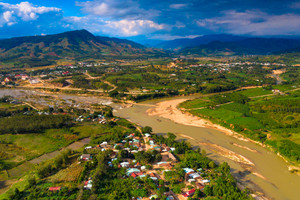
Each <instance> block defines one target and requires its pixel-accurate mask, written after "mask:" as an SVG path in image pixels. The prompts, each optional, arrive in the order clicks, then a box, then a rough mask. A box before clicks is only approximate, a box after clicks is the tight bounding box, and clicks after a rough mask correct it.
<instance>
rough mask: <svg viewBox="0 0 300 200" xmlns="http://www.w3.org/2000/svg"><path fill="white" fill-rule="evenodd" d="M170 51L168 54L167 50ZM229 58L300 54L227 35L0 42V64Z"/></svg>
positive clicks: (293, 47) (299, 47)
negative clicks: (151, 43) (148, 41)
mask: <svg viewBox="0 0 300 200" xmlns="http://www.w3.org/2000/svg"><path fill="white" fill-rule="evenodd" d="M170 50H171V51H170ZM170 52H172V53H173V54H174V55H178V54H179V55H195V56H232V55H268V54H281V53H291V52H300V40H297V39H280V38H253V37H245V36H235V35H227V34H219V35H206V36H201V37H197V38H193V39H176V40H171V41H166V42H162V43H159V44H156V45H155V48H147V47H145V46H143V45H141V44H139V43H136V42H133V41H130V40H126V39H119V38H111V37H103V36H95V35H93V34H92V33H90V32H88V31H86V30H76V31H69V32H64V33H59V34H54V35H46V36H27V37H17V38H10V39H1V40H0V61H2V62H3V61H12V60H19V61H20V60H22V59H33V60H34V59H37V60H39V61H41V60H56V59H61V58H68V59H81V58H100V57H103V56H148V57H149V56H162V55H169V53H170Z"/></svg>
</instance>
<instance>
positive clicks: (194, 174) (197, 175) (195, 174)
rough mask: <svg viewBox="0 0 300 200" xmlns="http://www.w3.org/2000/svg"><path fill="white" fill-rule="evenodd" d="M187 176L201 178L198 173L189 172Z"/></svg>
mask: <svg viewBox="0 0 300 200" xmlns="http://www.w3.org/2000/svg"><path fill="white" fill-rule="evenodd" d="M189 177H190V178H192V179H198V178H201V176H200V175H199V174H198V173H192V174H189Z"/></svg>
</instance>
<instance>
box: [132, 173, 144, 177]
mask: <svg viewBox="0 0 300 200" xmlns="http://www.w3.org/2000/svg"><path fill="white" fill-rule="evenodd" d="M141 175H143V172H133V173H131V174H130V176H132V177H133V178H136V177H139V176H141Z"/></svg>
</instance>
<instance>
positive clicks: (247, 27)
mask: <svg viewBox="0 0 300 200" xmlns="http://www.w3.org/2000/svg"><path fill="white" fill-rule="evenodd" d="M196 23H197V25H198V26H200V27H205V28H208V29H211V30H214V31H220V30H221V31H226V32H228V33H232V34H250V35H293V34H299V33H300V15H297V14H283V15H270V14H267V13H264V12H261V11H259V10H247V11H245V12H237V11H234V10H228V11H224V12H223V16H222V17H214V18H206V19H201V20H198V21H197V22H196Z"/></svg>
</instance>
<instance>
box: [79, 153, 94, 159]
mask: <svg viewBox="0 0 300 200" xmlns="http://www.w3.org/2000/svg"><path fill="white" fill-rule="evenodd" d="M80 159H81V160H92V156H91V154H82V156H80Z"/></svg>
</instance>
